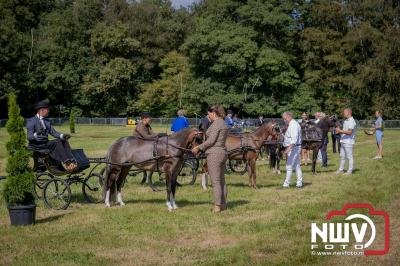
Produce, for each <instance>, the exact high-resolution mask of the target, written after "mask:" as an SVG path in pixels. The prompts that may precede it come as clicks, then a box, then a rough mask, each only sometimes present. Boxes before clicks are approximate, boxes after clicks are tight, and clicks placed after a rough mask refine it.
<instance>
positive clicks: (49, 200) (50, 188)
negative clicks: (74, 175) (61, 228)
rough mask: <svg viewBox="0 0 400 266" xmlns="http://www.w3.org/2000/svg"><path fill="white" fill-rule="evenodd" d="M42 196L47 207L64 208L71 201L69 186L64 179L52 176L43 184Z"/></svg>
mask: <svg viewBox="0 0 400 266" xmlns="http://www.w3.org/2000/svg"><path fill="white" fill-rule="evenodd" d="M43 198H44V203H45V205H46V206H47V207H48V208H50V209H53V210H65V209H67V208H68V206H69V204H70V203H71V188H70V187H69V185H68V183H67V182H65V181H64V180H62V179H60V178H53V179H51V180H49V181H47V182H46V184H45V185H44V188H43Z"/></svg>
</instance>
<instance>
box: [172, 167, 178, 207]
mask: <svg viewBox="0 0 400 266" xmlns="http://www.w3.org/2000/svg"><path fill="white" fill-rule="evenodd" d="M177 177H178V175H175V174H174V175H173V176H172V180H171V184H172V185H171V192H172V197H171V206H172V208H173V209H174V210H176V209H178V205H177V204H176V202H175V192H176V186H177V183H178V182H177V181H176V179H177Z"/></svg>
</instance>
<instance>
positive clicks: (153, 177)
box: [147, 172, 166, 192]
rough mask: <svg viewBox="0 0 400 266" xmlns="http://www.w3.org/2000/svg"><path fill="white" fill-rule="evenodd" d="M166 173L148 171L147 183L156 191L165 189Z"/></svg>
mask: <svg viewBox="0 0 400 266" xmlns="http://www.w3.org/2000/svg"><path fill="white" fill-rule="evenodd" d="M165 182H166V180H165V174H164V173H161V172H148V173H147V183H148V184H149V186H150V187H151V189H152V190H153V191H154V192H158V191H160V190H163V189H165Z"/></svg>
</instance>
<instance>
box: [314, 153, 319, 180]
mask: <svg viewBox="0 0 400 266" xmlns="http://www.w3.org/2000/svg"><path fill="white" fill-rule="evenodd" d="M318 150H319V149H318V148H314V149H313V158H312V174H313V175H315V174H316V171H315V165H316V164H317V157H318Z"/></svg>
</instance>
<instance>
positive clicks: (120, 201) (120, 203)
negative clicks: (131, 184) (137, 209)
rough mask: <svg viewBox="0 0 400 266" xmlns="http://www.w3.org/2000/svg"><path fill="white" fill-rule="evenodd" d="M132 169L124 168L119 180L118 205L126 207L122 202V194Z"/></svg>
mask: <svg viewBox="0 0 400 266" xmlns="http://www.w3.org/2000/svg"><path fill="white" fill-rule="evenodd" d="M129 168H130V167H126V166H125V167H123V168H122V170H121V174H120V175H119V178H118V180H117V203H118V204H119V205H121V206H125V203H124V202H123V201H122V194H121V189H122V186H123V185H124V181H125V178H126V176H127V175H128V172H129Z"/></svg>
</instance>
